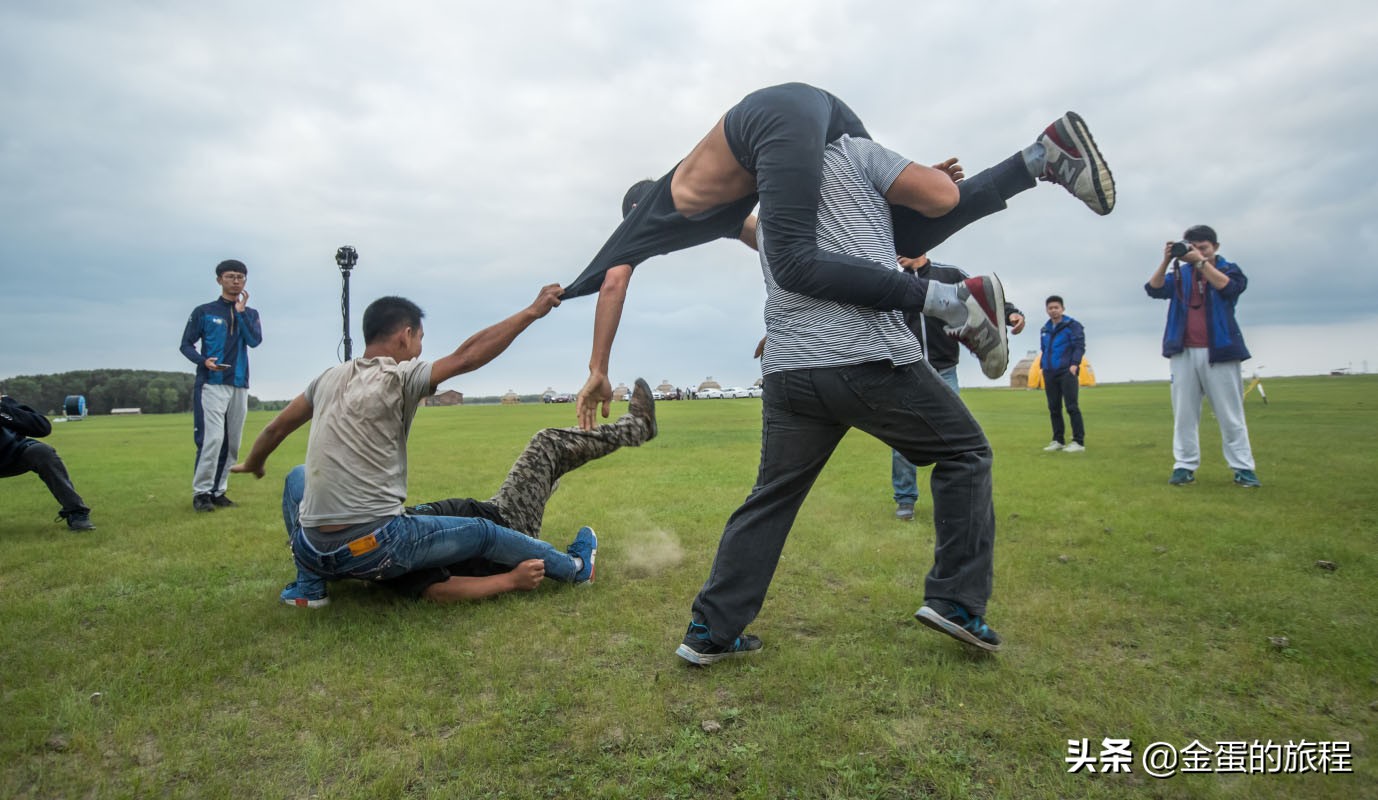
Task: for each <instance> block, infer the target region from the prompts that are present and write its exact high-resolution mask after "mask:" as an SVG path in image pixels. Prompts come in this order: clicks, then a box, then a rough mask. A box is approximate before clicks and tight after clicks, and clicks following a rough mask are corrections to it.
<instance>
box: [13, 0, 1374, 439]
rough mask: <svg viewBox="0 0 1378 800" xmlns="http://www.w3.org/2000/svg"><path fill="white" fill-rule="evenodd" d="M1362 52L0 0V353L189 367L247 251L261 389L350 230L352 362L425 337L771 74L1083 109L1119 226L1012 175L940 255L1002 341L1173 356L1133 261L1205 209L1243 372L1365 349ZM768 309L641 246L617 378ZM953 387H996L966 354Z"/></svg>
mask: <svg viewBox="0 0 1378 800" xmlns="http://www.w3.org/2000/svg"><path fill="white" fill-rule="evenodd" d="M1375 42H1378V6H1375V5H1374V4H1373V3H1372V2H1363V1H1362V0H1354V1H1352V2H1343V1H1338V0H1327V2H1323V3H1313V4H1309V5H1307V6H1305V7H1304V9H1303V8H1301V7H1299V6H1297V4H1296V3H1293V2H1285V3H1284V2H1273V1H1272V0H1263V1H1261V2H1251V3H1242V2H1238V0H1232V1H1231V2H1223V1H1222V0H1196V1H1195V2H1155V3H1144V2H1135V3H1121V2H1105V0H1084V1H1083V0H1076V1H1068V2H1053V1H1052V0H1045V2H1040V3H1037V4H1025V3H1012V2H1001V0H991V1H989V2H980V3H973V2H924V3H915V2H911V1H909V0H906V1H905V2H893V3H868V2H859V3H842V4H839V3H836V2H827V3H823V2H814V1H813V0H788V2H753V3H743V2H694V3H659V2H644V3H615V2H602V3H597V2H520V0H516V1H514V2H508V3H503V4H468V3H453V2H405V0H404V1H403V2H397V3H386V4H385V3H360V2H293V3H280V2H262V3H257V2H234V0H229V2H225V3H217V4H200V3H183V2H172V1H171V0H167V1H165V2H124V3H105V2H64V3H4V4H0V342H3V345H4V346H3V350H2V351H0V378H3V377H6V376H13V375H21V374H34V373H47V372H60V371H67V370H76V369H91V368H100V367H127V368H139V369H161V370H190V369H191V364H190V363H189V362H187V361H186V360H185V359H184V358H182V356H181V355H180V354H179V353H178V351H177V347H178V340H179V337H180V335H181V332H182V328H183V325H184V324H185V322H186V319H187V316H188V314H189V312H190V311H191V309H192V307H193V306H195V305H197V304H199V303H203V302H207V301H209V300H211V299H213V298H214V297H215V296H216V295H217V294H218V289H217V287H216V285H215V282H214V272H213V270H214V266H215V264H216V263H217V262H219V261H220V260H222V259H225V258H238V259H240V260H242V261H244V262H245V263H246V264H247V265H248V267H249V281H248V289H249V291H250V293H251V295H252V299H251V301H250V304H251V305H252V306H254V307H256V308H257V309H258V310H259V311H260V313H261V315H262V318H263V328H264V342H263V344H262V346H260V347H259V348H258V349H257V350H256V351H253V353H252V355H251V362H252V373H253V380H252V387H251V392H252V393H253V394H255V395H257V396H259V397H261V398H264V399H286V398H289V397H291V396H293V395H295V394H296V393H298V392H299V391H300V390H301V389H302V388H304V386H305V385H306V383H307V381H308V380H309V379H310V378H312V377H314V376H315V375H316V374H317V373H319V372H320V371H321V370H323V369H324V368H326V367H328V366H329V365H330V364H332V363H335V362H336V361H337V360H338V356H337V353H338V352H339V343H340V333H341V332H340V306H339V295H340V273H339V271H338V269H337V268H336V266H335V263H334V253H335V249H336V248H337V247H339V246H340V245H345V244H350V245H353V246H354V247H356V248H357V249H358V251H359V255H360V261H359V266H358V269H357V271H356V272H355V273H354V277H353V280H352V295H353V297H354V310H353V321H354V334H353V335H354V338H355V354H356V355H357V354H358V353H359V352H361V351H362V349H363V343H362V341H361V339H362V337H361V335H360V333H359V330H358V320H359V317H360V316H361V315H362V312H363V308H364V306H365V305H366V304H367V302H368V301H369V300H371V299H373V298H375V297H377V296H380V295H383V294H401V295H404V296H408V297H411V298H413V299H415V300H416V301H418V302H419V303H420V304H421V305H422V306H423V307H424V308H425V309H426V311H427V319H426V334H427V335H426V348H427V350H426V353H427V355H428V356H430V357H438V356H440V355H443V354H445V353H447V352H449V351H450V350H452V349H453V348H454V347H455V346H456V345H458V344H459V342H460V341H462V340H463V339H464V338H465V337H467V336H468V335H469V334H470V333H472V332H474V331H475V330H478V329H479V328H481V327H483V326H485V325H488V324H490V323H492V322H494V321H497V320H498V319H500V318H502V317H505V316H507V315H509V314H511V313H513V312H515V311H517V310H518V309H519V308H521V307H523V306H524V305H526V304H527V303H528V302H530V300H531V299H533V298H534V297H535V295H536V293H537V290H538V289H539V287H540V286H541V285H543V284H545V283H551V282H560V283H567V282H569V281H571V280H572V279H573V278H574V276H575V275H577V274H578V273H579V272H580V271H581V270H582V269H583V267H584V265H585V264H586V263H587V262H588V260H589V259H590V258H591V257H592V255H593V254H594V253H595V252H596V251H597V250H598V248H599V247H600V246H601V244H602V243H603V241H604V239H606V237H607V235H608V234H609V233H611V231H612V230H613V228H614V227H615V225H616V223H617V222H618V221H619V218H620V217H619V210H618V207H619V203H620V201H621V197H622V193H623V191H624V189H625V188H626V186H627V185H628V184H629V183H631V182H632V181H633V180H635V179H637V178H641V177H648V176H659V175H662V174H664V173H665V172H666V171H667V170H668V169H669V168H670V167H671V166H672V165H673V164H674V163H675V161H677V160H678V159H680V158H682V157H683V156H684V155H685V154H687V153H688V151H689V150H690V148H692V147H693V145H694V144H695V143H696V142H697V141H698V140H699V138H701V137H702V136H703V134H704V133H705V132H706V131H707V130H708V128H709V127H710V126H711V125H712V124H713V123H714V122H715V121H716V120H717V118H718V117H719V116H720V115H721V114H722V113H723V112H724V111H725V110H726V109H727V108H728V107H730V106H731V105H732V104H733V103H735V102H736V101H737V100H738V99H740V98H741V97H742V96H743V95H744V94H746V93H747V92H749V91H751V90H753V89H756V88H759V87H762V86H768V85H771V84H775V83H781V82H785V81H804V82H808V83H813V84H815V85H818V86H821V87H823V88H826V89H828V90H830V91H832V92H833V93H835V94H837V95H838V96H840V97H841V98H843V99H844V100H845V101H846V102H847V103H848V104H849V105H850V106H851V107H852V108H853V109H854V110H855V111H856V112H857V113H858V115H859V116H860V117H861V118H862V119H863V120H864V121H865V123H866V125H867V127H868V128H869V130H870V132H871V134H872V135H873V136H874V137H875V138H876V140H877V141H880V142H881V143H883V144H885V145H887V146H888V147H890V148H891V149H894V150H897V151H899V152H901V153H904V154H905V155H907V156H909V157H911V158H913V159H914V160H915V161H918V162H920V163H925V164H931V163H934V162H937V161H940V160H942V159H943V158H946V157H947V156H950V155H956V156H959V157H960V158H961V160H962V162H963V164H965V165H966V166H967V167H968V172H975V171H976V170H978V169H980V168H981V167H984V166H989V165H991V164H993V163H995V162H997V161H999V160H1000V159H1002V158H1004V157H1006V156H1008V155H1009V154H1011V153H1013V152H1014V151H1016V150H1018V149H1020V148H1022V147H1023V146H1024V145H1026V144H1028V143H1029V142H1030V141H1032V140H1033V138H1034V137H1035V136H1036V135H1037V134H1038V133H1039V132H1040V131H1041V130H1042V128H1043V127H1044V126H1045V125H1046V124H1047V123H1048V122H1050V121H1051V120H1052V119H1054V118H1056V117H1057V116H1058V115H1059V114H1061V113H1062V112H1063V111H1066V110H1068V109H1074V110H1076V111H1077V112H1079V113H1080V114H1081V115H1082V116H1083V117H1084V118H1085V119H1086V120H1087V122H1088V123H1089V125H1090V128H1091V130H1092V132H1093V134H1094V136H1095V137H1096V140H1097V142H1098V143H1099V144H1100V146H1101V149H1102V150H1103V152H1104V153H1105V155H1106V158H1107V160H1108V162H1109V164H1110V167H1111V169H1112V170H1113V172H1114V175H1115V178H1116V182H1117V184H1118V195H1119V202H1118V206H1117V207H1116V209H1115V211H1114V213H1113V214H1111V215H1110V216H1108V217H1105V218H1101V217H1097V216H1095V215H1094V214H1092V213H1091V212H1090V211H1088V210H1087V209H1086V208H1085V207H1084V206H1082V205H1081V204H1080V203H1079V202H1077V201H1076V200H1074V199H1073V198H1072V197H1071V196H1070V195H1068V194H1067V193H1066V192H1065V191H1063V190H1062V189H1060V188H1058V187H1055V186H1051V185H1046V184H1040V185H1039V186H1038V187H1037V188H1035V189H1033V190H1031V191H1028V192H1025V193H1024V194H1021V195H1019V196H1018V197H1016V198H1015V199H1014V200H1013V201H1012V202H1011V204H1010V208H1009V209H1008V210H1007V211H1006V212H1004V213H1002V214H1000V215H997V216H995V217H992V218H990V219H988V220H984V221H982V222H980V223H978V224H977V225H975V226H972V227H970V228H968V229H967V230H966V231H964V232H962V233H961V234H959V235H958V236H957V237H955V238H954V239H952V240H951V241H949V242H947V243H946V244H944V245H943V247H942V248H941V249H940V250H938V251H935V252H934V253H933V257H934V259H935V260H938V261H943V262H947V263H954V264H957V265H959V266H962V267H963V268H965V269H967V270H968V271H969V272H972V273H982V272H996V273H998V274H1000V276H1001V277H1002V278H1003V279H1004V282H1005V285H1006V291H1007V294H1008V296H1009V298H1010V299H1011V300H1012V301H1014V302H1015V303H1017V304H1019V305H1021V306H1023V307H1024V308H1025V310H1027V311H1028V312H1030V330H1028V331H1026V332H1025V333H1024V334H1023V335H1022V336H1019V337H1016V338H1014V339H1012V340H1011V351H1012V355H1013V356H1014V357H1015V358H1016V359H1017V358H1018V357H1019V356H1020V355H1022V354H1023V353H1024V351H1026V350H1029V349H1034V348H1037V346H1038V340H1037V333H1036V330H1035V329H1036V327H1037V325H1040V324H1042V322H1043V321H1044V319H1045V316H1044V314H1043V312H1042V305H1043V303H1042V300H1043V298H1044V297H1045V296H1046V295H1048V294H1050V293H1058V294H1062V295H1063V296H1065V297H1066V300H1067V308H1068V313H1070V314H1071V315H1072V316H1074V317H1076V318H1077V319H1079V320H1080V321H1081V322H1082V323H1083V324H1084V325H1085V326H1086V335H1087V341H1088V355H1089V357H1090V359H1091V361H1092V364H1093V365H1094V367H1095V370H1096V373H1097V375H1098V376H1099V377H1100V378H1101V379H1102V380H1111V381H1122V380H1131V379H1134V380H1152V379H1164V378H1166V377H1167V374H1168V368H1167V362H1166V360H1164V359H1163V358H1161V356H1160V355H1159V347H1160V339H1161V336H1162V324H1163V320H1164V316H1165V313H1166V304H1165V303H1163V302H1161V301H1153V300H1150V299H1148V298H1147V297H1146V295H1145V294H1144V291H1143V288H1142V286H1143V283H1144V281H1145V280H1146V279H1147V278H1148V276H1149V274H1150V272H1151V271H1152V270H1153V268H1154V266H1155V265H1156V264H1157V262H1158V259H1159V257H1160V255H1161V251H1162V245H1163V242H1165V241H1167V240H1168V239H1173V238H1177V237H1178V236H1179V235H1180V234H1181V232H1182V231H1183V229H1185V228H1186V227H1187V226H1188V225H1191V224H1194V223H1207V224H1210V225H1212V226H1214V227H1215V228H1216V230H1217V231H1218V232H1219V235H1220V239H1221V253H1222V254H1223V255H1224V256H1225V257H1227V258H1229V259H1230V260H1232V261H1236V262H1237V263H1239V264H1240V266H1241V267H1242V268H1243V269H1244V271H1245V272H1246V273H1247V274H1248V277H1249V289H1248V291H1247V292H1246V293H1245V294H1244V296H1243V297H1242V298H1241V300H1240V304H1239V320H1240V323H1241V325H1242V326H1243V329H1244V333H1245V337H1246V339H1247V342H1248V344H1249V347H1250V349H1251V350H1252V351H1253V353H1254V358H1253V360H1252V361H1249V362H1246V363H1245V372H1246V374H1247V373H1249V372H1251V371H1253V370H1255V369H1258V370H1260V371H1261V372H1262V374H1263V375H1265V376H1268V375H1282V374H1304V373H1317V372H1326V371H1329V370H1331V369H1334V368H1342V367H1351V368H1352V369H1353V370H1354V371H1356V372H1357V371H1360V370H1362V369H1365V368H1368V369H1378V346H1375V344H1374V341H1375V336H1374V333H1373V332H1374V329H1375V323H1378V311H1375V299H1378V278H1375V265H1378V223H1375V212H1378V202H1375V200H1378V188H1376V187H1378V147H1375V145H1374V142H1375V133H1374V131H1375V122H1378V90H1376V87H1378V47H1375V46H1374V43H1375ZM763 302H764V291H763V289H762V285H761V277H760V269H759V266H758V264H757V261H756V259H755V256H754V254H752V253H751V252H749V251H748V250H746V249H745V248H744V247H742V246H741V245H739V244H733V243H729V242H719V243H715V244H711V245H708V246H704V247H700V248H697V249H695V250H692V251H688V252H682V253H677V254H672V255H670V256H665V257H661V258H657V259H653V260H651V261H649V262H647V263H645V264H643V265H642V266H641V267H640V268H639V269H638V270H637V272H636V277H635V279H634V280H633V282H632V287H631V292H630V295H629V298H628V306H627V312H626V314H625V315H624V317H623V322H622V327H621V332H620V334H619V336H618V340H617V344H616V346H615V348H614V351H613V360H612V375H611V377H612V380H613V382H614V383H619V382H626V383H630V382H631V380H633V379H634V378H635V377H636V376H638V375H642V376H645V377H646V378H648V379H650V380H651V382H652V384H655V383H659V382H660V381H661V380H662V379H669V381H670V382H671V383H674V384H676V385H681V386H684V385H690V384H696V383H697V382H699V381H701V380H703V379H704V378H705V377H707V376H710V375H711V376H713V377H714V378H715V379H717V380H719V381H720V382H722V383H723V384H724V385H729V384H742V385H745V384H749V383H751V382H752V381H754V380H755V378H757V377H758V375H759V372H758V365H757V362H754V361H753V360H752V359H751V351H752V349H753V347H754V345H755V343H756V341H757V339H758V338H759V337H760V335H761V333H762V330H763V323H762V320H761V309H762V305H763ZM593 310H594V299H593V298H591V297H585V298H580V299H576V300H571V301H567V302H566V303H565V304H564V305H562V306H561V307H560V308H558V309H556V310H555V311H553V312H552V313H551V315H550V316H549V317H547V318H546V319H544V320H542V321H540V322H539V323H537V324H536V325H534V326H533V327H532V328H531V329H530V330H529V331H528V332H527V333H526V334H525V335H523V336H522V337H521V338H520V339H519V340H518V341H517V342H516V344H514V345H513V347H512V348H511V350H509V351H508V353H507V354H505V355H504V356H502V357H501V358H500V359H499V360H498V361H496V362H494V363H493V364H491V365H489V366H487V367H485V368H483V369H482V370H480V371H478V372H476V373H471V374H469V375H464V376H460V377H459V378H457V379H454V380H452V381H450V382H449V383H447V384H446V387H445V388H454V389H458V390H460V391H463V392H465V393H466V394H469V395H483V394H499V393H502V392H505V391H507V390H508V389H515V390H517V391H518V392H521V393H528V392H533V393H534V392H539V391H541V390H543V389H545V388H546V387H547V386H553V387H555V388H557V389H560V390H565V391H573V390H576V389H577V388H578V387H579V386H580V385H582V383H583V380H584V377H585V376H586V375H587V362H588V357H589V345H590V341H589V340H590V332H591V328H592V320H593ZM962 381H963V383H964V384H966V385H969V386H979V385H986V384H989V383H992V382H987V381H985V379H984V378H982V377H981V374H980V371H979V368H978V365H977V364H976V363H975V362H974V359H970V358H968V359H965V360H964V362H963V366H962ZM73 389H74V391H75V390H78V389H80V387H73ZM571 418H572V417H571Z"/></svg>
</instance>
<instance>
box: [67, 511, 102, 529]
mask: <svg viewBox="0 0 1378 800" xmlns="http://www.w3.org/2000/svg"><path fill="white" fill-rule="evenodd" d="M58 519H65V520H67V530H69V531H93V530H95V529H96V526H95V524H93V523H92V522H91V512H89V511H60V512H58Z"/></svg>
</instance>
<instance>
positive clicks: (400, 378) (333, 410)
mask: <svg viewBox="0 0 1378 800" xmlns="http://www.w3.org/2000/svg"><path fill="white" fill-rule="evenodd" d="M430 394H431V362H429V361H421V360H419V359H413V360H411V361H403V362H402V363H400V364H399V363H397V362H396V361H393V360H392V359H391V358H356V359H354V360H353V361H347V362H345V363H343V364H340V365H339V366H337V367H331V368H330V369H328V370H326V371H325V372H324V373H322V374H321V375H320V377H318V378H316V379H315V380H314V381H312V382H311V385H310V386H308V387H306V400H307V402H309V403H310V404H311V408H312V415H311V436H310V438H309V439H308V440H307V444H306V493H305V494H304V495H303V497H302V501H301V525H302V527H304V528H316V527H320V526H322V525H347V524H350V523H358V522H368V521H370V520H377V519H382V518H385V517H394V516H397V515H398V514H401V513H402V509H403V505H404V503H405V502H406V499H407V435H408V434H409V433H410V432H411V423H412V419H413V418H414V417H415V416H416V407H417V406H418V405H420V403H421V399H422V398H424V397H426V396H428V395H430Z"/></svg>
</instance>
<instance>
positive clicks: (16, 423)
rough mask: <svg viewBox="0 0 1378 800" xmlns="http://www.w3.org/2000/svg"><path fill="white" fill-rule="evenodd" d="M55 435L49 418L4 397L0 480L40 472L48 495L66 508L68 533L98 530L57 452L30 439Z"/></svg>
mask: <svg viewBox="0 0 1378 800" xmlns="http://www.w3.org/2000/svg"><path fill="white" fill-rule="evenodd" d="M52 432H53V425H52V423H51V422H49V421H48V418H47V417H45V416H43V415H42V414H40V413H38V412H37V411H34V410H33V409H32V408H29V407H28V406H26V405H23V404H21V403H20V402H19V401H18V400H15V399H14V398H13V397H9V396H6V395H3V394H0V478H12V477H14V476H15V475H23V474H24V473H26V472H36V473H38V477H40V478H42V479H43V482H44V483H45V484H47V485H48V491H50V492H52V493H53V497H54V498H56V499H57V501H58V502H59V503H61V504H62V510H61V511H59V512H58V516H59V517H60V518H62V519H65V520H67V529H68V530H73V531H89V530H94V529H95V527H96V526H95V525H93V524H91V509H90V507H88V506H87V505H86V502H85V501H83V500H82V499H81V495H79V494H77V490H76V489H74V488H73V487H72V478H71V476H69V475H68V474H67V467H66V465H64V464H63V463H62V459H61V458H60V457H59V456H58V454H57V451H56V450H54V449H53V448H52V447H49V446H48V445H46V444H44V443H43V442H39V441H35V440H34V439H31V438H29V437H31V436H35V437H42V436H47V435H48V434H50V433H52Z"/></svg>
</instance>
